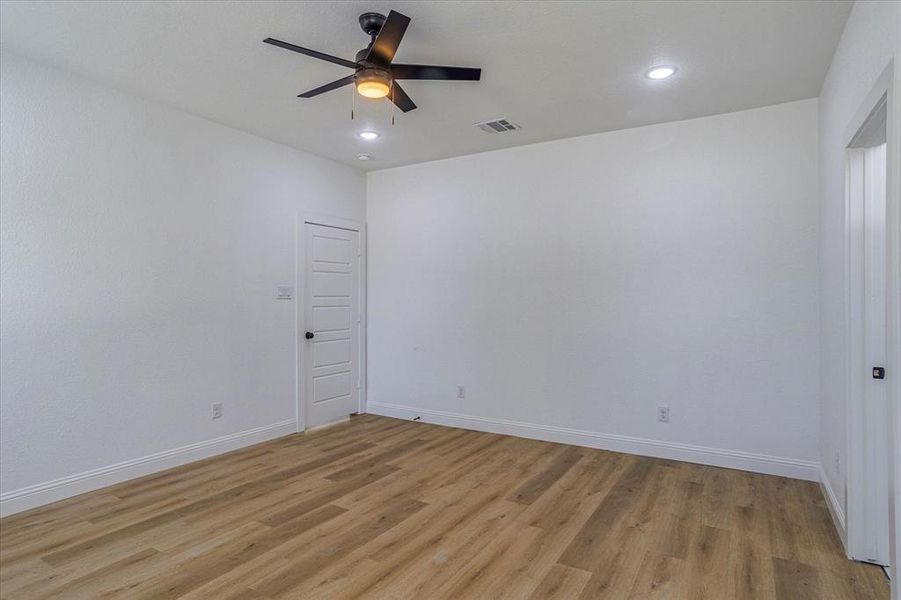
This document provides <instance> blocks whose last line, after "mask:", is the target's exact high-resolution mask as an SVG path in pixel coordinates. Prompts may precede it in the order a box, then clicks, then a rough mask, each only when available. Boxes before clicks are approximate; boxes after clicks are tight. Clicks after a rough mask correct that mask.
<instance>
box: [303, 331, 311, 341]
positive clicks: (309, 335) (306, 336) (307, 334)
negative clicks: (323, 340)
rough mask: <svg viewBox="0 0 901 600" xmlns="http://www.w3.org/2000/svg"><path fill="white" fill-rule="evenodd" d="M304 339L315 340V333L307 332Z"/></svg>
mask: <svg viewBox="0 0 901 600" xmlns="http://www.w3.org/2000/svg"><path fill="white" fill-rule="evenodd" d="M303 337H305V338H307V339H308V340H312V339H313V332H312V331H308V332H306V333H305V334H303Z"/></svg>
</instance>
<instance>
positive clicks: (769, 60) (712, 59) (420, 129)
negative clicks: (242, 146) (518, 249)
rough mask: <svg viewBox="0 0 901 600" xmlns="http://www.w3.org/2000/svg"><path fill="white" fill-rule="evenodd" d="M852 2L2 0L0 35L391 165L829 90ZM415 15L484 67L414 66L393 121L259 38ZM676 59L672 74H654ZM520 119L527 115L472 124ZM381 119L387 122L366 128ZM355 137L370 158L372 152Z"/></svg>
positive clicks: (285, 139) (456, 52) (417, 43)
mask: <svg viewBox="0 0 901 600" xmlns="http://www.w3.org/2000/svg"><path fill="white" fill-rule="evenodd" d="M850 7H851V2H801V1H783V2H756V1H754V2H743V1H742V2H739V1H724V2H650V1H645V2H500V1H498V2H430V3H426V2H384V1H381V0H378V1H372V2H357V1H354V2H262V1H254V2H237V1H232V2H200V1H193V2H113V1H104V2H43V1H29V2H11V1H4V2H0V48H2V49H4V50H12V51H14V52H16V53H19V54H23V55H25V56H28V57H32V58H35V59H37V60H40V61H43V62H46V63H50V64H53V65H57V66H60V67H63V68H66V69H71V70H74V71H76V72H79V73H81V74H84V75H87V76H89V77H91V78H94V79H97V80H99V81H102V82H105V83H108V84H111V85H113V86H114V87H117V88H120V89H125V90H128V91H131V92H135V93H137V94H139V95H142V96H146V97H150V98H155V99H158V100H161V101H163V102H165V103H167V104H170V105H174V106H176V107H178V108H181V109H183V110H186V111H188V112H190V113H193V114H197V115H200V116H203V117H206V118H208V119H211V120H213V121H217V122H219V123H223V124H226V125H229V126H232V127H236V128H238V129H242V130H245V131H249V132H252V133H255V134H257V135H260V136H263V137H266V138H269V139H272V140H275V141H278V142H281V143H284V144H287V145H289V146H293V147H295V148H298V149H301V150H306V151H309V152H312V153H314V154H318V155H320V156H325V157H328V158H332V159H335V160H338V161H341V162H344V163H346V164H350V165H352V166H354V167H357V168H363V169H366V170H370V169H381V168H385V167H390V166H396V165H403V164H409V163H414V162H421V161H425V160H432V159H437V158H444V157H449V156H457V155H461V154H470V153H473V152H481V151H485V150H491V149H495V148H503V147H508V146H518V145H522V144H528V143H533V142H539V141H544V140H550V139H556V138H563V137H570V136H576V135H584V134H589V133H597V132H601V131H610V130H614V129H623V128H627V127H635V126H639V125H647V124H651V123H659V122H663V121H672V120H678V119H686V118H691V117H698V116H704V115H711V114H717V113H723V112H730V111H735V110H741V109H746V108H753V107H758V106H765V105H768V104H776V103H779V102H788V101H791V100H800V99H803V98H811V97H814V96H817V95H818V94H819V90H820V85H821V83H822V81H823V77H824V76H825V73H826V69H827V67H828V65H829V62H830V59H831V57H832V53H833V51H834V49H835V46H836V44H837V43H838V39H839V37H840V35H841V31H842V28H843V27H844V23H845V20H846V18H847V16H848V12H849V10H850ZM391 9H394V10H397V11H399V12H402V13H404V14H406V15H408V16H409V17H411V18H412V23H411V25H410V27H409V29H408V30H407V34H406V37H405V38H404V40H403V43H402V44H401V46H400V49H399V51H398V53H397V57H396V60H397V61H398V62H405V63H432V64H443V65H460V66H479V67H482V69H483V71H482V81H481V82H478V83H473V82H459V83H447V82H432V81H407V82H404V83H403V85H404V88H405V89H406V90H407V92H408V93H409V94H410V96H411V97H412V98H413V100H414V101H415V102H416V103H417V104H418V105H419V108H418V109H417V110H415V111H412V112H410V113H407V114H402V113H398V116H397V122H396V124H395V125H394V126H393V127H392V126H391V125H390V110H389V107H388V104H387V103H386V102H385V101H372V100H363V99H362V98H361V97H359V96H357V120H355V121H353V122H351V121H350V109H351V98H352V95H353V94H352V93H351V88H350V87H347V88H342V89H341V90H337V91H334V92H329V93H328V94H326V95H323V96H320V97H318V98H315V99H310V100H304V99H298V98H296V95H297V94H298V93H300V92H302V91H305V90H307V89H310V88H314V87H317V86H319V85H321V84H324V83H327V82H329V81H331V80H334V79H338V78H339V77H343V76H345V75H347V74H349V70H347V69H344V68H343V67H340V66H337V65H333V64H330V63H326V62H322V61H319V60H315V59H312V58H309V57H306V56H303V55H300V54H295V53H292V52H288V51H286V50H283V49H280V48H276V47H273V46H269V45H266V44H263V43H262V40H263V39H264V38H266V37H269V36H271V37H275V38H279V39H283V40H286V41H289V42H292V43H295V44H298V45H302V46H306V47H309V48H314V49H317V50H320V51H322V52H326V53H329V54H333V55H337V56H341V57H344V58H347V59H351V60H352V59H353V57H354V54H355V52H356V51H357V50H359V49H361V48H363V47H364V46H365V45H366V44H367V42H368V37H367V36H366V35H365V34H364V33H363V32H362V31H361V30H360V28H359V25H358V24H357V16H358V15H359V14H360V13H362V12H366V11H372V10H375V11H378V12H382V13H385V14H387V13H388V11H389V10H391ZM660 63H668V64H675V65H678V67H679V72H678V74H677V75H676V76H675V77H674V78H672V79H671V80H667V81H662V82H652V81H649V80H647V79H645V78H644V77H643V75H642V74H643V72H644V71H645V70H646V69H647V68H648V67H649V66H651V65H654V64H660ZM498 117H502V118H508V119H510V120H512V121H514V122H516V123H519V124H520V125H522V126H523V129H522V130H521V131H517V132H512V133H505V134H496V135H492V134H487V133H484V132H482V131H480V130H479V129H477V128H475V127H473V123H476V122H478V121H483V120H487V119H493V118H498ZM366 127H370V128H373V129H376V130H378V131H381V132H382V133H383V136H382V138H381V139H379V140H377V141H375V142H365V141H363V140H360V139H359V138H358V137H357V136H356V132H358V131H359V130H361V129H363V128H366ZM360 152H370V153H372V154H373V155H374V157H375V160H373V161H371V162H368V163H362V162H359V161H358V160H357V159H356V155H357V154H358V153H360Z"/></svg>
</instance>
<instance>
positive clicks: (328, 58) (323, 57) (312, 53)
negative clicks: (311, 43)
mask: <svg viewBox="0 0 901 600" xmlns="http://www.w3.org/2000/svg"><path fill="white" fill-rule="evenodd" d="M263 43H264V44H272V45H273V46H278V47H279V48H284V49H285V50H291V51H292V52H299V53H301V54H306V55H307V56H312V57H313V58H318V59H319V60H325V61H328V62H330V63H335V64H336V65H341V66H342V67H347V68H349V69H356V68H357V63H355V62H352V61H349V60H344V59H343V58H338V57H337V56H332V55H331V54H325V53H324V52H318V51H316V50H310V49H309V48H303V47H301V46H295V45H294V44H290V43H288V42H283V41H281V40H276V39H273V38H266V39H265V40H263Z"/></svg>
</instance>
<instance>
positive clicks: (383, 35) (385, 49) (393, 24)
mask: <svg viewBox="0 0 901 600" xmlns="http://www.w3.org/2000/svg"><path fill="white" fill-rule="evenodd" d="M409 24H410V17H408V16H406V15H402V14H400V13H399V12H395V11H393V10H392V11H391V12H389V13H388V18H387V19H385V24H384V25H382V29H381V30H380V31H379V34H378V35H377V36H376V38H375V41H374V42H372V47H371V48H370V49H369V54H368V55H367V56H366V59H367V60H371V61H373V62H379V63H381V64H383V65H389V64H391V61H392V60H394V55H395V54H396V53H397V47H398V46H400V41H401V40H402V39H403V37H404V32H405V31H407V25H409Z"/></svg>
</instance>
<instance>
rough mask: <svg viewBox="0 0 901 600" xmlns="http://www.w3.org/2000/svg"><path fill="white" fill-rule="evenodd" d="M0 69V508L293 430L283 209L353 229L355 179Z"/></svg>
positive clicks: (220, 131)
mask: <svg viewBox="0 0 901 600" xmlns="http://www.w3.org/2000/svg"><path fill="white" fill-rule="evenodd" d="M0 66H2V69H0V72H2V82H0V119H2V120H0V129H2V137H0V140H2V148H0V216H2V219H0V243H2V251H0V276H2V279H0V289H2V305H0V316H2V320H0V325H2V347H0V376H2V387H0V389H2V393H0V427H2V429H0V457H2V460H0V481H2V492H3V499H4V500H5V501H4V503H3V504H4V507H3V508H4V511H5V512H10V511H12V510H18V509H21V508H23V507H25V506H27V505H29V504H34V503H35V502H42V501H46V500H48V499H53V498H54V497H55V496H54V495H56V497H58V496H64V495H67V494H68V493H72V492H76V491H83V490H84V489H87V488H90V487H96V486H97V485H100V484H104V483H109V482H110V481H111V480H115V479H116V478H119V479H121V478H123V477H125V476H129V475H134V474H136V471H135V469H134V468H132V469H126V470H125V471H123V472H118V473H113V474H112V476H97V472H93V471H91V470H94V469H100V471H99V473H100V475H104V473H106V471H105V469H106V467H108V466H109V465H111V464H114V463H119V462H120V461H136V460H137V461H139V462H140V459H141V457H146V456H148V455H156V454H157V453H165V452H167V451H170V450H173V449H177V448H182V447H184V446H186V445H190V444H196V443H201V445H203V442H204V441H208V440H211V439H216V438H219V437H221V436H228V435H229V434H235V433H237V432H247V431H248V430H251V434H252V435H249V436H247V437H240V436H239V439H237V440H234V439H233V440H232V441H231V442H230V443H231V445H232V446H234V445H235V444H237V445H240V444H241V443H247V442H250V441H254V440H256V439H259V438H260V436H264V437H265V435H276V434H279V433H285V432H286V431H293V427H294V425H293V420H294V411H295V406H294V397H295V341H294V336H295V316H294V313H295V307H294V303H293V302H290V301H288V302H286V301H278V300H276V299H275V296H276V286H277V285H278V284H294V283H295V281H294V279H295V215H296V214H298V213H299V212H300V213H303V212H305V211H314V212H318V213H325V214H331V215H334V216H338V217H344V218H350V219H356V220H363V219H364V217H365V208H364V206H365V183H364V178H363V175H362V174H361V173H359V172H357V171H355V170H352V169H350V168H348V167H345V166H341V165H338V164H337V163H334V162H330V161H327V160H324V159H320V158H317V157H314V156H311V155H308V154H304V153H301V152H297V151H295V150H292V149H289V148H287V147H284V146H280V145H277V144H274V143H272V142H269V141H265V140H263V139H260V138H258V137H254V136H251V135H248V134H245V133H242V132H239V131H235V130H233V129H229V128H226V127H223V126H220V125H217V124H214V123H211V122H209V121H206V120H203V119H199V118H195V117H192V116H189V115H187V114H185V113H182V112H178V111H175V110H172V109H169V108H166V107H164V106H161V105H158V104H153V103H150V102H146V101H143V100H141V99H138V98H135V97H132V96H129V95H126V94H123V93H119V92H117V91H114V90H111V89H109V88H105V87H101V86H99V85H96V84H94V83H91V82H89V81H86V80H83V79H79V78H77V77H75V76H72V75H68V74H64V73H62V72H59V71H56V70H53V69H50V68H47V67H44V66H39V65H36V64H34V63H31V62H28V61H25V60H23V59H21V58H18V57H14V56H10V55H3V56H2V64H0ZM213 402H222V403H223V404H224V416H223V417H222V419H221V420H216V421H213V420H211V403H213ZM255 428H262V429H261V430H256V429H255ZM223 447H224V446H222V445H221V444H220V445H214V446H212V447H205V450H203V449H201V451H200V453H201V454H202V453H203V452H204V451H206V452H212V451H217V450H218V451H221V449H222V448H223ZM198 455H199V454H198V451H197V449H196V448H195V449H194V451H192V453H189V454H187V455H183V456H181V457H180V458H179V457H175V458H172V457H169V458H167V459H166V460H168V461H169V462H168V463H167V462H166V461H165V460H164V461H162V462H161V461H160V460H157V461H156V462H152V463H151V464H148V465H144V466H143V467H142V468H143V469H144V470H154V468H159V467H160V466H166V465H168V464H171V463H172V462H173V461H174V462H179V461H180V460H184V459H187V458H196V457H197V456H198ZM132 466H134V465H133V464H132ZM86 471H91V473H93V475H94V477H93V478H90V477H89V478H88V479H87V480H83V481H81V480H79V474H83V473H85V472H86ZM106 475H109V474H108V473H106ZM70 476H75V479H76V480H79V481H80V483H79V482H78V481H76V485H74V486H73V485H70V484H71V483H72V482H71V481H70V480H68V479H66V480H63V481H60V478H66V477H70ZM48 482H51V483H50V485H49V488H50V489H49V490H44V489H43V488H44V487H47V486H45V484H47V483H48ZM53 482H55V483H53ZM57 484H59V485H57ZM30 486H37V488H36V489H37V492H39V493H36V495H33V497H31V496H29V495H28V494H26V495H25V497H24V498H23V497H22V494H20V493H19V492H21V491H22V489H23V488H25V489H26V491H27V490H28V489H29V488H30ZM31 491H35V490H34V489H32V490H31Z"/></svg>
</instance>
